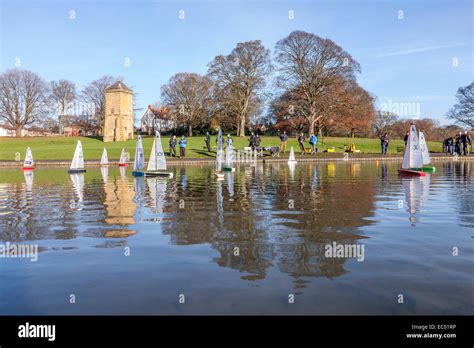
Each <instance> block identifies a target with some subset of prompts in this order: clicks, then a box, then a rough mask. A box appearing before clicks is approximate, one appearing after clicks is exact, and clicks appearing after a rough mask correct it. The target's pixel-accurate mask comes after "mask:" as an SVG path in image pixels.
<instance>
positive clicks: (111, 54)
mask: <svg viewBox="0 0 474 348" xmlns="http://www.w3.org/2000/svg"><path fill="white" fill-rule="evenodd" d="M0 3H1V7H0V10H1V25H0V30H1V44H0V49H1V54H0V57H1V60H0V68H1V69H0V70H1V71H4V70H6V69H8V68H13V67H15V59H16V58H19V59H20V64H21V66H20V67H21V68H25V69H30V70H32V71H34V72H36V73H38V74H40V75H41V76H42V77H43V78H44V79H46V80H48V81H50V80H57V79H60V78H65V79H69V80H72V81H74V82H75V83H76V84H77V85H78V87H82V86H84V85H85V84H86V83H87V82H89V81H92V80H94V79H96V78H98V77H100V76H102V75H104V74H109V75H119V76H123V77H124V78H125V81H126V83H127V84H128V85H129V86H131V87H133V89H134V91H135V92H136V93H137V98H136V104H137V105H136V106H137V107H146V105H148V104H150V103H152V102H154V101H156V100H159V97H160V87H161V85H163V84H164V83H166V82H167V81H168V79H169V78H170V77H171V76H172V75H173V74H175V73H177V72H197V73H201V74H204V73H205V72H206V70H207V64H208V62H209V61H211V60H212V59H213V58H214V57H215V56H216V55H218V54H228V53H229V52H230V51H231V50H232V48H233V47H235V45H236V43H237V42H242V41H247V40H256V39H259V40H262V42H263V44H264V45H265V46H266V47H267V48H269V49H271V50H272V51H273V49H274V46H275V43H276V42H277V41H278V40H279V39H281V38H283V37H285V36H287V35H288V34H289V33H290V32H291V31H293V30H304V31H308V32H312V33H315V34H317V35H319V36H321V37H327V38H330V39H332V40H333V41H335V42H336V43H337V44H338V45H340V46H341V47H343V48H344V49H345V50H346V51H348V52H349V53H350V54H351V55H352V56H353V57H354V58H355V59H356V60H357V61H358V62H359V63H360V64H361V67H362V72H361V74H359V75H358V81H359V83H360V84H361V85H362V86H363V87H364V88H365V89H367V90H368V91H369V92H371V93H373V94H374V95H375V96H376V97H377V104H378V106H380V107H384V108H386V107H387V106H389V107H393V106H401V105H402V104H401V103H404V104H403V105H405V106H406V105H408V103H413V104H410V105H408V106H410V108H409V112H408V113H407V115H402V116H406V117H412V116H413V117H418V116H420V117H432V118H435V119H438V120H440V122H441V123H442V124H446V123H449V121H447V120H446V119H445V118H444V115H445V113H446V111H447V110H448V109H449V108H450V107H451V106H452V105H453V104H454V103H455V93H456V90H457V88H458V87H460V86H465V85H468V84H469V83H470V82H471V81H472V80H473V70H474V69H473V65H474V62H473V44H472V41H473V22H474V20H473V5H472V2H471V1H468V0H465V1H464V0H456V1H448V0H443V1H435V0H433V1H423V0H420V1H415V0H410V1H368V0H366V1H337V0H336V1H329V0H328V1H232V0H231V1H137V0H130V1H100V0H97V1H50V0H48V1H44V0H37V1H31V0H30V1H22V0H0ZM181 10H183V11H184V14H185V19H180V18H179V15H180V11H181ZM71 11H74V15H75V18H74V19H71V18H70V16H71V14H72V12H71ZM289 11H294V12H293V13H294V18H293V19H290V18H289ZM400 11H403V13H401V12H400ZM399 17H403V18H402V19H400V18H399ZM127 58H128V59H129V61H130V65H129V66H126V64H125V62H126V59H127ZM417 108H418V109H419V115H411V114H410V113H418V112H417V111H413V110H417ZM410 110H411V111H410Z"/></svg>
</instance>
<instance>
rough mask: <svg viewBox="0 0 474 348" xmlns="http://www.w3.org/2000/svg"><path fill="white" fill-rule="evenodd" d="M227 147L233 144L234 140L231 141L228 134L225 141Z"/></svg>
mask: <svg viewBox="0 0 474 348" xmlns="http://www.w3.org/2000/svg"><path fill="white" fill-rule="evenodd" d="M225 143H226V145H227V147H229V145H230V146H232V145H233V144H234V139H232V136H231V135H230V134H227V140H226V141H225Z"/></svg>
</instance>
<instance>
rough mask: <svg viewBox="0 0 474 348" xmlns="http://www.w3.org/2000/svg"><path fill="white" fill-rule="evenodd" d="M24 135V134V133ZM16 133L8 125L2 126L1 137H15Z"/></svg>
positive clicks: (0, 128)
mask: <svg viewBox="0 0 474 348" xmlns="http://www.w3.org/2000/svg"><path fill="white" fill-rule="evenodd" d="M22 133H23V132H22ZM15 136H16V131H15V130H14V129H12V128H11V127H9V126H7V125H1V126H0V137H15Z"/></svg>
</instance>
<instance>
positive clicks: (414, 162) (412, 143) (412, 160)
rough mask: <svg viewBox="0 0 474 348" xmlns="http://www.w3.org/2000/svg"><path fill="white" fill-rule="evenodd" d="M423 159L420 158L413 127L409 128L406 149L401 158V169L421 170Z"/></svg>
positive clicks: (416, 136)
mask: <svg viewBox="0 0 474 348" xmlns="http://www.w3.org/2000/svg"><path fill="white" fill-rule="evenodd" d="M422 167H423V158H422V157H421V149H420V141H419V139H418V134H417V132H416V127H415V125H413V124H412V125H411V126H410V133H409V135H408V142H407V147H406V149H405V155H404V156H403V164H402V168H403V169H413V168H422Z"/></svg>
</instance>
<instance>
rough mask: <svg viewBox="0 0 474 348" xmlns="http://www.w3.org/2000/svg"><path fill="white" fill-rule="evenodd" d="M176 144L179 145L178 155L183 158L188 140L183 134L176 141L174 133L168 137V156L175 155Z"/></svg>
mask: <svg viewBox="0 0 474 348" xmlns="http://www.w3.org/2000/svg"><path fill="white" fill-rule="evenodd" d="M176 145H179V157H180V158H184V157H186V146H187V145H188V141H187V140H186V138H185V136H184V135H183V136H181V139H180V140H179V141H178V139H177V138H176V135H173V136H172V137H171V138H170V141H169V146H170V156H171V157H176Z"/></svg>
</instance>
